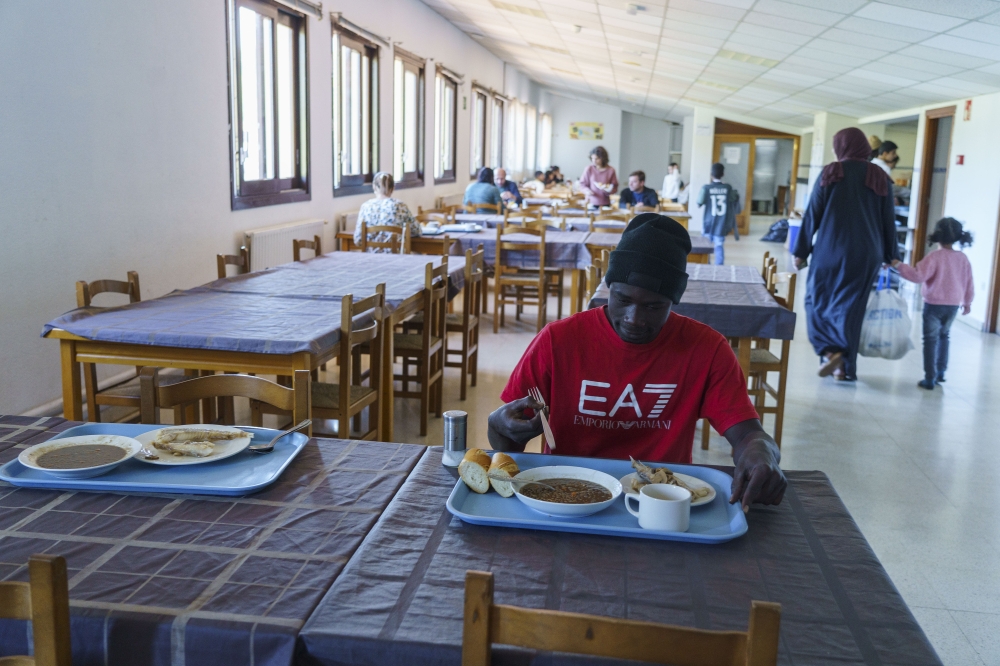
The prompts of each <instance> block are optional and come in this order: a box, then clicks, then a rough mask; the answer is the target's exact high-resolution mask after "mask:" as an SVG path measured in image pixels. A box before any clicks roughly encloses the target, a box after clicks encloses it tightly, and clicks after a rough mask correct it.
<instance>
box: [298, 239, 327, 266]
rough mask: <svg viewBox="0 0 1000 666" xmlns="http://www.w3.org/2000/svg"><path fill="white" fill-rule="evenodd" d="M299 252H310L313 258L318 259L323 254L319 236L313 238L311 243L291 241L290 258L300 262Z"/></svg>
mask: <svg viewBox="0 0 1000 666" xmlns="http://www.w3.org/2000/svg"><path fill="white" fill-rule="evenodd" d="M301 250H312V251H313V256H314V257H318V256H319V255H321V254H323V247H322V244H321V243H320V240H319V236H313V239H312V240H311V241H308V240H298V239H294V240H292V257H293V259H294V260H295V261H302V255H301Z"/></svg>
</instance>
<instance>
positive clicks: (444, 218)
mask: <svg viewBox="0 0 1000 666" xmlns="http://www.w3.org/2000/svg"><path fill="white" fill-rule="evenodd" d="M421 215H429V216H430V219H432V220H435V219H436V220H437V221H439V222H441V224H454V223H455V206H440V207H438V208H424V207H423V206H417V215H416V218H417V221H418V222H419V221H420V216H421ZM421 224H426V223H425V222H421Z"/></svg>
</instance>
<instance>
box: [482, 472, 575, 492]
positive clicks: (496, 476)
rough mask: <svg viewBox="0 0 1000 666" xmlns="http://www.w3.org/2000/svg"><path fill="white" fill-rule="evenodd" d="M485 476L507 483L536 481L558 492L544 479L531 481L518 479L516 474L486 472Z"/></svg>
mask: <svg viewBox="0 0 1000 666" xmlns="http://www.w3.org/2000/svg"><path fill="white" fill-rule="evenodd" d="M486 477H487V478H489V479H493V480H494V481H506V482H508V483H521V484H526V483H537V484H538V485H540V486H542V487H544V488H548V489H549V490H552V491H555V492H558V490H557V489H556V488H553V487H552V486H550V485H549V484H547V483H545V482H544V481H531V480H528V479H519V478H517V477H516V476H500V475H499V474H487V475H486Z"/></svg>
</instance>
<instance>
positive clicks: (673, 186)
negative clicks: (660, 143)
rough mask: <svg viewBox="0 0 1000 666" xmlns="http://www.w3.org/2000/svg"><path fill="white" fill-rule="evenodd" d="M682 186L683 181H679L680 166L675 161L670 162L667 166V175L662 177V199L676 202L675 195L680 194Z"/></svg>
mask: <svg viewBox="0 0 1000 666" xmlns="http://www.w3.org/2000/svg"><path fill="white" fill-rule="evenodd" d="M682 187H684V183H682V182H681V168H680V167H679V166H677V163H676V162H671V163H670V166H669V167H667V175H666V176H664V177H663V191H662V192H661V195H662V196H663V198H664V199H667V200H668V201H672V202H674V203H677V197H679V196H680V193H681V188H682Z"/></svg>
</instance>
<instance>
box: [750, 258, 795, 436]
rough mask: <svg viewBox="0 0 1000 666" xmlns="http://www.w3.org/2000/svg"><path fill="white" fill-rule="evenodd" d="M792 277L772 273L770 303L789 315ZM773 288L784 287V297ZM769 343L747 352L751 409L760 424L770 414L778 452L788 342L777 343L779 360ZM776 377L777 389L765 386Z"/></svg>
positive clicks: (763, 341)
mask: <svg viewBox="0 0 1000 666" xmlns="http://www.w3.org/2000/svg"><path fill="white" fill-rule="evenodd" d="M795 279H796V274H795V273H776V274H774V275H773V276H772V283H773V285H774V287H775V295H774V300H776V301H777V302H778V304H779V305H781V306H782V307H783V308H786V309H788V310H790V311H794V309H795ZM777 285H785V295H784V296H779V295H778V294H777V293H776V292H777ZM771 342H772V340H769V339H759V340H756V341H755V344H754V347H753V348H752V349H751V350H750V395H751V396H752V397H753V398H754V406H755V407H756V409H757V413H758V414H760V417H761V421H763V420H764V415H765V414H774V441H775V443H776V444H777V445H778V448H781V431H782V425H783V423H784V420H785V385H786V382H787V380H788V354H789V351H790V349H791V340H782V341H781V356H780V357H778V356H775V355H774V353H772V352H771ZM770 372H776V373H778V385H777V387H775V386H773V385H772V384H770V383H768V381H767V375H768V373H770ZM767 396H771V398H773V399H774V404H773V405H768V404H767Z"/></svg>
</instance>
